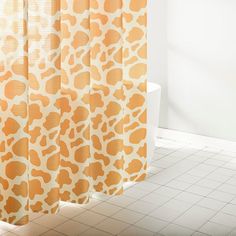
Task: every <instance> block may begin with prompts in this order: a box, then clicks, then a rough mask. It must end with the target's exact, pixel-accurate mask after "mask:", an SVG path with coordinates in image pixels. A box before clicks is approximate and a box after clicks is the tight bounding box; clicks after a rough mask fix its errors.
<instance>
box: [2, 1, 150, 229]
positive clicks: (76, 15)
mask: <svg viewBox="0 0 236 236" xmlns="http://www.w3.org/2000/svg"><path fill="white" fill-rule="evenodd" d="M146 4H147V3H146V0H40V1H38V0H1V4H0V173H1V175H0V220H3V221H6V222H9V223H12V224H17V225H21V224H25V223H27V222H28V220H29V219H28V218H29V212H30V211H33V212H44V213H55V212H57V209H58V205H59V201H69V202H73V203H87V202H88V201H89V197H90V195H91V193H93V192H103V193H105V194H109V195H119V194H121V193H122V192H123V183H124V182H127V181H141V180H144V179H145V176H146V167H147V164H146V70H147V69H146V67H147V66H146Z"/></svg>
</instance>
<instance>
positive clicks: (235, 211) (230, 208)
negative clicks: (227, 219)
mask: <svg viewBox="0 0 236 236" xmlns="http://www.w3.org/2000/svg"><path fill="white" fill-rule="evenodd" d="M221 212H223V213H226V214H230V215H233V216H236V205H234V204H227V205H226V206H224V208H222V209H221ZM235 227H236V225H235Z"/></svg>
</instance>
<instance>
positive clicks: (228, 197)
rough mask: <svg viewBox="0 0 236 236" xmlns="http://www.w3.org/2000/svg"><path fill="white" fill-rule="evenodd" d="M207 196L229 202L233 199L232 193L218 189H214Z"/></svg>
mask: <svg viewBox="0 0 236 236" xmlns="http://www.w3.org/2000/svg"><path fill="white" fill-rule="evenodd" d="M208 197H209V198H213V199H215V200H218V201H221V202H226V203H228V202H230V201H232V200H233V199H234V195H233V194H230V193H224V192H221V191H218V190H215V191H213V192H211V193H210V194H209V195H208Z"/></svg>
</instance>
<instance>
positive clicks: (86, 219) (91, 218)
mask: <svg viewBox="0 0 236 236" xmlns="http://www.w3.org/2000/svg"><path fill="white" fill-rule="evenodd" d="M106 218H107V216H104V215H100V214H98V213H95V212H92V211H85V212H83V213H81V214H80V215H77V216H75V217H74V218H73V220H74V221H77V222H80V223H82V224H85V225H90V226H95V225H96V224H98V223H100V222H101V221H103V220H105V219H106Z"/></svg>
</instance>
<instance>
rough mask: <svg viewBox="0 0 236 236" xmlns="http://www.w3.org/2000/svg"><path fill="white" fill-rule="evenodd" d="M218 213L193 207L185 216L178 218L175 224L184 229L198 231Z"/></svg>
mask: <svg viewBox="0 0 236 236" xmlns="http://www.w3.org/2000/svg"><path fill="white" fill-rule="evenodd" d="M215 213H216V212H215V211H213V210H210V209H206V208H203V207H199V206H193V207H192V208H190V209H189V210H187V211H186V212H185V213H184V214H183V215H181V216H180V217H179V218H177V219H176V220H175V221H174V223H176V224H178V225H182V226H184V227H187V228H190V229H193V230H197V229H198V228H199V227H201V226H202V225H203V224H204V223H206V222H207V221H208V220H209V219H210V218H211V217H212V216H213V215H214V214H215Z"/></svg>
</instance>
